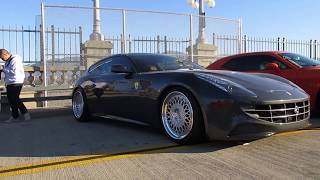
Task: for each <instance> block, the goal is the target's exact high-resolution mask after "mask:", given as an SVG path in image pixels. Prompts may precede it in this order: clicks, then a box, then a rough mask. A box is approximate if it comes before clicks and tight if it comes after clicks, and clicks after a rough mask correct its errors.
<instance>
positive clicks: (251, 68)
mask: <svg viewBox="0 0 320 180" xmlns="http://www.w3.org/2000/svg"><path fill="white" fill-rule="evenodd" d="M268 63H276V64H278V66H279V70H268V69H266V65H267V64H268ZM223 67H224V69H229V70H234V71H242V72H249V73H268V74H274V75H278V76H281V77H283V78H286V79H288V80H290V81H293V82H295V81H296V76H297V74H296V71H295V70H294V69H292V68H291V67H290V66H288V65H287V64H285V63H284V62H282V61H280V60H278V59H277V58H276V57H273V56H271V55H251V56H242V57H237V58H234V59H231V60H230V61H228V62H227V63H226V64H224V65H223Z"/></svg>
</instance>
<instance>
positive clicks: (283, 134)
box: [274, 128, 320, 136]
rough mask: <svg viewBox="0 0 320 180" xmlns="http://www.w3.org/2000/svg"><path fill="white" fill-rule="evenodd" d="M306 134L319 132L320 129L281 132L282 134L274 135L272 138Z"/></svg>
mask: <svg viewBox="0 0 320 180" xmlns="http://www.w3.org/2000/svg"><path fill="white" fill-rule="evenodd" d="M306 132H320V128H313V129H304V130H298V131H290V132H283V133H279V134H275V135H274V136H290V135H296V134H302V133H306Z"/></svg>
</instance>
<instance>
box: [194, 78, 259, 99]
mask: <svg viewBox="0 0 320 180" xmlns="http://www.w3.org/2000/svg"><path fill="white" fill-rule="evenodd" d="M197 76H198V78H200V79H202V80H205V81H207V82H208V83H210V84H212V85H214V86H215V87H217V88H219V89H221V90H223V91H225V92H227V93H230V94H232V95H236V96H251V97H256V94H254V93H253V92H252V91H250V90H248V89H247V88H245V87H243V86H241V85H239V84H236V83H233V82H231V81H229V80H226V79H222V78H217V77H215V76H214V75H211V74H204V73H199V74H197Z"/></svg>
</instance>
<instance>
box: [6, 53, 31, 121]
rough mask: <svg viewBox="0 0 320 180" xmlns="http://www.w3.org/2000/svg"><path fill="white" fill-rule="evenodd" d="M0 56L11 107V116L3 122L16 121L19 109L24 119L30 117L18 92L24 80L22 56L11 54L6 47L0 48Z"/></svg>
mask: <svg viewBox="0 0 320 180" xmlns="http://www.w3.org/2000/svg"><path fill="white" fill-rule="evenodd" d="M0 58H1V59H2V60H3V61H5V64H4V66H3V68H2V71H3V72H4V75H5V78H4V81H5V85H6V89H7V97H8V102H9V104H10V107H11V117H10V118H9V119H8V120H6V121H5V122H7V123H10V122H13V121H17V120H18V118H19V110H20V112H21V114H22V115H23V117H24V120H26V121H28V120H30V119H31V117H30V114H29V113H28V110H27V108H26V106H25V105H24V104H23V102H22V101H21V99H20V92H21V89H22V86H23V82H24V78H25V75H24V69H23V62H22V58H21V57H20V56H19V55H12V54H11V53H10V52H9V51H7V50H6V49H0Z"/></svg>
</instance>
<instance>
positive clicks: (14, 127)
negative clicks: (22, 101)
mask: <svg viewBox="0 0 320 180" xmlns="http://www.w3.org/2000/svg"><path fill="white" fill-rule="evenodd" d="M0 143H1V145H0V161H1V159H2V158H5V157H16V158H19V157H35V158H36V157H52V158H55V157H62V156H82V155H97V154H119V153H122V152H127V153H129V152H138V151H150V150H154V149H158V150H159V149H166V148H170V147H171V148H172V147H180V145H178V144H175V143H173V142H172V141H171V140H170V139H169V138H167V137H166V136H165V135H164V134H162V133H160V132H159V131H157V130H155V129H154V128H151V127H148V126H141V125H136V124H132V123H127V122H120V121H115V120H110V119H104V118H95V119H94V120H93V121H90V122H87V123H79V122H76V121H75V120H74V119H73V117H71V116H70V115H67V116H65V115H64V116H50V117H48V118H38V119H33V120H32V121H29V122H16V123H10V124H6V123H0ZM207 144H210V145H209V146H208V145H205V146H201V145H194V146H188V148H186V149H185V150H184V151H183V153H199V152H213V151H216V150H220V149H224V148H229V147H233V146H236V145H239V142H209V143H207ZM240 144H241V142H240ZM190 147H191V148H190ZM194 147H196V148H194ZM182 149H184V148H182Z"/></svg>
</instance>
